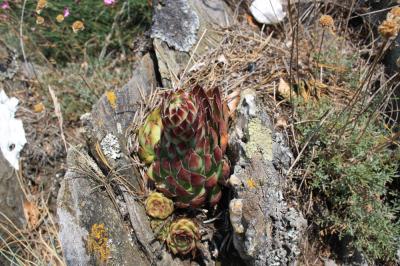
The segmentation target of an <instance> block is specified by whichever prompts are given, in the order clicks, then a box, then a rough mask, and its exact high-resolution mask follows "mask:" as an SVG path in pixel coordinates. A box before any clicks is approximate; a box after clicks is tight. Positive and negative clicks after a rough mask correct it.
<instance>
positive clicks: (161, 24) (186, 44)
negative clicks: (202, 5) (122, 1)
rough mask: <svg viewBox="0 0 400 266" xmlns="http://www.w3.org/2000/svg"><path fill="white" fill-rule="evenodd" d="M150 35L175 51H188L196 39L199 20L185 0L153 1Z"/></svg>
mask: <svg viewBox="0 0 400 266" xmlns="http://www.w3.org/2000/svg"><path fill="white" fill-rule="evenodd" d="M155 2H156V3H155V7H154V14H153V26H152V28H151V37H152V38H158V39H160V40H162V41H164V42H166V43H167V44H168V45H169V46H170V47H173V48H174V49H175V50H177V51H181V52H189V50H190V48H192V46H193V45H194V44H195V43H196V41H197V30H198V29H199V26H200V22H199V17H198V16H197V14H196V13H195V12H194V11H193V10H192V9H191V7H190V5H189V3H188V1H187V0H161V1H155Z"/></svg>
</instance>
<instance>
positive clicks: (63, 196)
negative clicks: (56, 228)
mask: <svg viewBox="0 0 400 266" xmlns="http://www.w3.org/2000/svg"><path fill="white" fill-rule="evenodd" d="M68 164H69V165H68V171H67V173H66V175H65V178H64V180H63V182H62V185H61V188H60V191H59V195H58V205H57V215H58V219H59V224H60V241H61V243H62V248H63V251H64V256H65V260H66V262H67V264H68V265H100V264H102V263H107V265H149V264H150V262H149V261H148V260H147V258H146V257H144V256H142V255H141V250H140V249H139V248H138V246H136V245H134V244H133V243H132V240H131V239H130V238H129V236H130V232H129V231H128V229H127V227H126V225H125V223H124V221H123V220H122V217H121V216H120V214H119V212H118V211H117V209H116V208H115V205H114V204H113V202H112V200H111V198H110V196H109V195H108V194H107V192H106V191H105V190H104V189H103V188H102V181H103V182H106V181H105V179H106V177H105V176H104V174H103V173H102V172H101V170H100V169H99V168H98V166H97V164H96V163H95V162H94V160H93V159H92V158H91V157H90V156H89V155H88V153H87V151H85V150H84V149H83V148H72V149H71V150H70V151H69V152H68Z"/></svg>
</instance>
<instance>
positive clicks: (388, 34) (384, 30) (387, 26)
mask: <svg viewBox="0 0 400 266" xmlns="http://www.w3.org/2000/svg"><path fill="white" fill-rule="evenodd" d="M378 31H379V33H380V35H381V36H382V37H383V38H385V39H390V38H394V37H396V36H397V33H398V32H399V27H398V25H397V23H396V22H395V21H393V20H384V21H383V22H382V24H381V25H379V27H378Z"/></svg>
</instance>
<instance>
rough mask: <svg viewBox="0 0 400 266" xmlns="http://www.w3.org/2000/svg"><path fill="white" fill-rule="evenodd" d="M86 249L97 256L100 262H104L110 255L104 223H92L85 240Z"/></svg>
mask: <svg viewBox="0 0 400 266" xmlns="http://www.w3.org/2000/svg"><path fill="white" fill-rule="evenodd" d="M87 247H88V251H89V252H91V253H94V254H95V255H96V256H98V257H99V259H100V261H101V262H106V261H107V260H108V258H109V257H110V247H109V246H108V232H107V229H106V228H105V226H104V224H93V225H92V228H91V230H90V235H89V237H88V240H87Z"/></svg>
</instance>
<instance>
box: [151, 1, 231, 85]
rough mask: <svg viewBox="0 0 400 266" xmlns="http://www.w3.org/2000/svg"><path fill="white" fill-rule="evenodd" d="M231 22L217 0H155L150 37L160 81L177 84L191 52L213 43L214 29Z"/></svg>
mask: <svg viewBox="0 0 400 266" xmlns="http://www.w3.org/2000/svg"><path fill="white" fill-rule="evenodd" d="M176 18H178V19H176ZM165 19H170V20H168V23H165V21H166V20H165ZM232 23H233V12H232V11H231V10H230V8H229V7H228V5H227V4H226V3H225V2H224V1H221V0H208V1H198V0H179V1H174V0H162V1H161V0H160V1H156V3H155V4H154V16H153V27H152V37H153V38H154V40H153V46H154V50H155V51H156V56H157V62H158V68H159V69H158V70H159V72H160V75H161V79H162V84H163V85H164V86H165V87H171V86H178V82H179V80H180V78H181V75H182V74H183V73H184V71H185V69H190V67H191V66H192V65H193V60H190V56H191V54H193V56H195V55H197V56H201V55H202V54H204V53H205V52H206V51H207V50H208V49H211V48H215V47H217V46H218V45H219V42H220V41H221V39H222V36H221V35H220V34H219V33H218V32H217V31H214V29H221V28H222V27H228V26H229V25H231V24H232Z"/></svg>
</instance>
